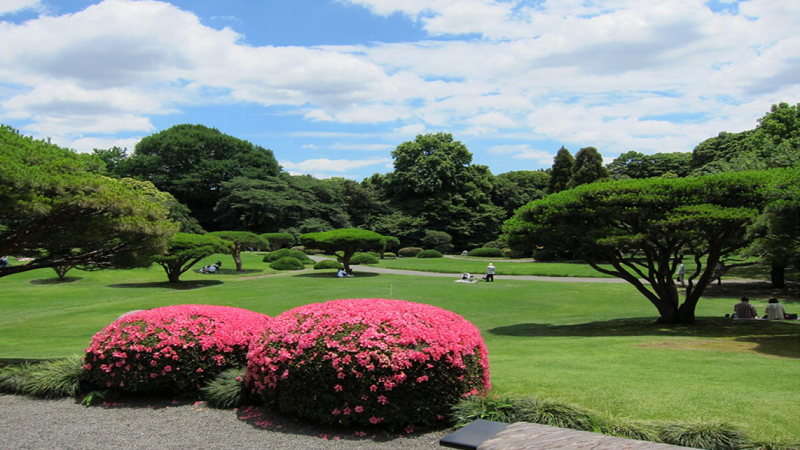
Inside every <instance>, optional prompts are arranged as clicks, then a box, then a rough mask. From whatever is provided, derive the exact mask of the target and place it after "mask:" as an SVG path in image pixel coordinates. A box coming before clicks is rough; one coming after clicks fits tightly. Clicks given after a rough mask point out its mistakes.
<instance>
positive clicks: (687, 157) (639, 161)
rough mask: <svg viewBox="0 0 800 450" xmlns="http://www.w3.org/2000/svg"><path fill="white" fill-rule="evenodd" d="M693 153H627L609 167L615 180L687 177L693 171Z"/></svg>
mask: <svg viewBox="0 0 800 450" xmlns="http://www.w3.org/2000/svg"><path fill="white" fill-rule="evenodd" d="M691 166H692V154H691V153H681V152H676V153H656V154H654V155H645V154H643V153H639V152H635V151H630V152H625V153H623V154H621V155H619V157H617V158H616V159H614V161H613V162H611V164H609V165H608V166H607V169H608V172H609V174H610V175H611V176H612V177H614V178H652V177H661V176H665V175H675V176H678V177H685V176H687V175H688V174H689V172H690V171H691V168H692V167H691Z"/></svg>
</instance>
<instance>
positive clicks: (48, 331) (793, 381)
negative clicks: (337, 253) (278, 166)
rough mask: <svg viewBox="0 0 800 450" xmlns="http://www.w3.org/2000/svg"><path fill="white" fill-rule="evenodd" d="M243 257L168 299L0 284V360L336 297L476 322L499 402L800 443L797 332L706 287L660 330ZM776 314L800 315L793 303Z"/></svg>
mask: <svg viewBox="0 0 800 450" xmlns="http://www.w3.org/2000/svg"><path fill="white" fill-rule="evenodd" d="M244 256H245V261H244V264H245V269H247V272H246V273H244V274H240V273H233V272H231V271H229V270H225V271H223V273H221V274H218V275H202V274H198V273H196V272H193V273H188V274H186V275H184V277H183V278H182V279H184V280H185V282H184V283H183V284H182V285H180V287H179V288H176V287H174V286H169V284H168V283H165V282H164V281H166V276H165V275H164V272H163V270H161V268H160V267H157V266H156V267H152V268H150V269H137V270H131V271H102V272H79V271H74V272H70V274H69V275H70V277H71V280H70V281H69V282H65V283H57V282H54V278H55V274H54V272H53V271H52V270H40V271H33V272H28V273H23V274H19V275H13V276H9V277H5V278H2V279H0V311H1V312H2V314H0V359H15V358H58V357H64V356H68V355H71V354H79V353H80V352H81V351H82V350H83V348H84V347H85V346H86V345H87V344H88V342H89V340H90V338H91V336H92V335H93V334H94V333H95V332H97V331H99V330H100V329H101V328H102V327H103V326H105V325H107V324H108V323H110V322H111V321H113V320H114V319H115V318H116V317H117V316H119V315H120V314H122V313H124V312H127V311H130V310H134V309H145V308H153V307H158V306H165V305H173V304H184V303H200V304H216V305H229V306H237V307H242V308H247V309H251V310H254V311H259V312H263V313H266V314H269V315H277V314H279V313H281V312H283V311H286V310H288V309H290V308H292V307H295V306H298V305H302V304H306V303H311V302H319V301H325V300H332V299H338V298H378V297H380V298H395V299H402V300H409V301H417V302H423V303H429V304H432V305H435V306H439V307H442V308H445V309H448V310H452V311H455V312H456V313H458V314H461V315H462V316H464V317H465V318H467V319H468V320H470V321H471V322H472V323H474V324H475V325H476V326H477V327H478V328H479V329H480V330H481V332H482V334H483V337H484V339H485V340H486V344H487V346H488V348H489V352H490V361H491V370H492V383H493V385H494V389H496V390H497V391H498V392H503V393H514V394H524V395H538V396H541V397H544V398H550V399H554V400H559V401H565V402H570V403H574V404H577V405H580V406H582V407H585V408H588V409H591V410H594V411H598V412H607V413H609V414H613V415H615V416H622V417H627V418H633V419H656V420H681V419H686V420H694V419H716V420H722V421H726V422H730V423H734V424H738V425H740V426H742V427H744V428H745V429H746V430H747V431H748V432H750V433H751V434H752V435H754V436H756V437H763V438H770V439H774V438H783V439H787V440H792V441H796V440H797V438H796V437H797V436H800V421H798V420H797V413H798V411H799V408H800V407H799V406H798V405H800V389H798V386H800V324H798V323H797V322H794V323H785V322H784V323H780V322H760V321H758V322H755V321H754V322H741V323H739V322H732V321H729V320H725V319H721V316H723V315H724V314H725V313H728V312H730V311H731V308H732V305H733V303H735V300H734V298H736V297H738V296H739V295H740V294H741V293H742V291H741V289H743V288H742V287H735V288H734V287H732V286H731V287H726V286H723V287H722V288H717V287H716V286H713V287H711V288H710V289H709V291H708V295H707V296H706V298H704V299H703V300H701V302H700V304H699V306H698V311H697V312H698V317H699V318H700V320H699V322H700V323H699V324H697V325H695V326H674V327H659V326H655V325H653V324H652V322H653V321H654V319H655V317H656V311H655V308H654V307H652V306H651V305H650V304H649V303H648V302H647V301H646V300H645V299H643V298H642V297H641V295H640V294H638V293H637V292H636V291H635V290H634V289H633V288H632V287H630V286H629V285H627V284H590V283H567V282H563V283H562V282H549V283H547V282H532V281H522V280H508V279H505V280H503V279H499V280H498V281H497V282H495V283H477V284H472V285H470V284H462V283H454V282H453V280H450V279H447V278H433V277H430V278H427V277H411V276H402V275H385V274H380V275H379V274H357V276H356V277H355V278H349V279H336V278H334V277H333V275H332V272H330V271H326V272H324V273H319V272H313V271H312V272H304V273H289V274H275V273H274V271H272V270H270V269H269V268H268V267H267V265H266V264H264V263H262V262H261V257H260V256H259V255H256V254H246V255H244ZM217 259H222V261H223V263H224V265H223V269H230V267H231V266H232V262H231V260H230V257H227V258H225V257H221V256H220V257H217V256H214V257H211V258H208V259H207V260H206V261H204V264H208V263H211V262H213V261H216V260H217ZM438 261H440V260H438ZM484 264H485V263H483V262H480V265H481V267H482V268H483V267H485V266H484ZM509 265H511V264H509ZM381 266H383V267H389V266H390V265H389V264H384V263H383V262H382V263H381ZM197 267H200V266H199V265H198V266H197ZM459 271H460V270H459ZM476 272H479V271H476ZM753 292H757V291H753ZM753 292H748V295H750V296H751V297H753V298H754V300H753V304H754V305H755V306H756V308H758V310H759V312H762V313H763V310H764V306H765V304H766V303H765V300H766V298H767V296H768V294H767V293H762V294H763V295H762V294H758V293H755V294H754V293H753ZM769 295H772V293H770V294H769ZM782 302H783V303H784V304H785V306H786V308H787V309H788V310H789V312H799V311H798V310H800V301H798V300H797V299H796V297H795V298H792V299H787V298H783V299H782Z"/></svg>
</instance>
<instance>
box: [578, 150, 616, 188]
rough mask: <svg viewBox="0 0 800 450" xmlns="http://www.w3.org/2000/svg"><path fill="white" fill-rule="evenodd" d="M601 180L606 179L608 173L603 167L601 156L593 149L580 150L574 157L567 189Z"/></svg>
mask: <svg viewBox="0 0 800 450" xmlns="http://www.w3.org/2000/svg"><path fill="white" fill-rule="evenodd" d="M603 178H608V171H607V170H606V168H605V167H603V156H602V155H601V154H600V152H598V151H597V149H596V148H594V147H584V148H582V149H580V150H579V151H578V153H577V154H576V155H575V164H574V165H573V166H572V178H570V180H569V187H571V188H573V187H575V186H580V185H582V184H589V183H594V182H595V181H597V180H601V179H603Z"/></svg>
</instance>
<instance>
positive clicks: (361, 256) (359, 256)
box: [350, 253, 379, 265]
mask: <svg viewBox="0 0 800 450" xmlns="http://www.w3.org/2000/svg"><path fill="white" fill-rule="evenodd" d="M378 263H379V261H378V258H377V257H375V255H371V254H369V253H356V254H355V255H353V257H352V258H350V264H353V265H358V264H378Z"/></svg>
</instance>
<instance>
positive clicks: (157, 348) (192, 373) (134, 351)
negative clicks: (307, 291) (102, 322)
mask: <svg viewBox="0 0 800 450" xmlns="http://www.w3.org/2000/svg"><path fill="white" fill-rule="evenodd" d="M268 320H269V318H268V317H267V316H265V315H263V314H258V313H255V312H252V311H248V310H245V309H240V308H231V307H227V306H210V305H177V306H167V307H164V308H156V309H151V310H147V311H140V312H135V313H133V314H130V315H127V316H125V317H123V318H121V319H118V320H117V321H115V322H114V323H112V324H111V325H109V326H107V327H105V328H104V329H103V330H102V331H100V332H99V333H97V334H95V335H94V337H93V338H92V342H91V345H90V346H89V348H87V349H86V357H85V364H84V366H83V369H84V377H85V379H86V380H88V381H89V382H90V383H92V384H93V385H95V386H97V387H99V388H103V389H106V388H107V389H110V390H114V391H118V392H127V393H132V392H148V393H149V392H171V393H174V392H179V393H189V392H194V391H196V390H197V389H198V388H200V387H202V385H203V384H204V383H205V382H206V381H207V380H210V379H212V378H214V377H215V376H216V375H217V374H219V373H220V372H222V371H224V370H227V369H229V368H235V367H241V366H243V365H244V363H245V357H246V354H247V346H248V343H249V341H250V339H251V338H252V337H253V335H254V334H255V333H257V332H259V331H261V330H262V329H263V327H264V326H265V324H266V323H267V321H268Z"/></svg>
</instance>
